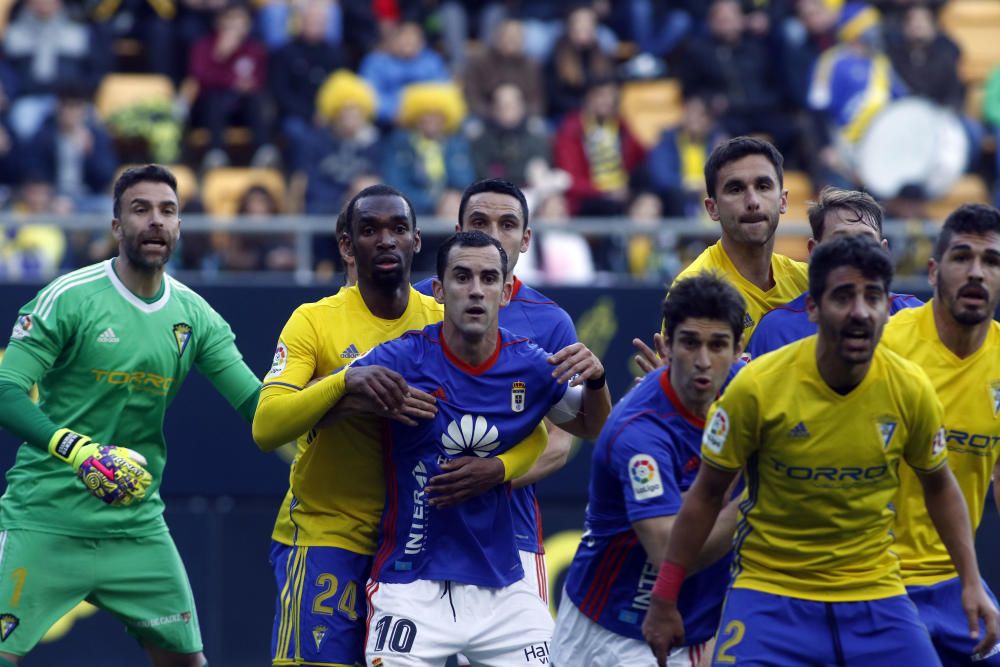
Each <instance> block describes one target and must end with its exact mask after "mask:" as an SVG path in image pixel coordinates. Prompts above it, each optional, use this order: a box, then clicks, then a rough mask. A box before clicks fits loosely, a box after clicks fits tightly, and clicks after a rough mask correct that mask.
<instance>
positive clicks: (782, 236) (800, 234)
mask: <svg viewBox="0 0 1000 667" xmlns="http://www.w3.org/2000/svg"><path fill="white" fill-rule="evenodd" d="M778 229H779V233H778V235H777V237H776V238H775V240H774V252H776V253H779V254H782V255H786V256H788V257H791V258H792V259H797V260H799V261H800V262H805V261H806V260H808V259H809V248H808V247H807V246H806V241H808V240H809V237H810V236H812V232H810V230H809V225H806V224H802V223H800V222H782V223H781V225H780V226H779V227H778Z"/></svg>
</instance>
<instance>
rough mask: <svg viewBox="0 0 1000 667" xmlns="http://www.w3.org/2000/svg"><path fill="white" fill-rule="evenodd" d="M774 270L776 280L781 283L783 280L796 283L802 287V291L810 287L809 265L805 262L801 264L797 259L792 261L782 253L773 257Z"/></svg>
mask: <svg viewBox="0 0 1000 667" xmlns="http://www.w3.org/2000/svg"><path fill="white" fill-rule="evenodd" d="M772 257H773V259H772V268H773V270H774V273H775V280H776V281H781V280H782V279H784V280H788V281H792V282H795V283H796V284H799V285H801V289H805V288H806V287H808V285H809V265H808V264H806V263H805V262H800V261H799V260H797V259H792V258H791V257H789V256H787V255H782V254H780V253H774V255H773V256H772Z"/></svg>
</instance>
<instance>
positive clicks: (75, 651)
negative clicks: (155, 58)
mask: <svg viewBox="0 0 1000 667" xmlns="http://www.w3.org/2000/svg"><path fill="white" fill-rule="evenodd" d="M36 289H37V288H29V287H20V286H4V287H3V289H2V290H0V327H6V326H7V325H6V324H4V322H5V321H9V323H10V324H11V325H12V324H13V321H14V315H15V313H16V312H17V309H18V308H19V307H20V306H21V305H22V304H23V303H25V302H26V301H28V300H29V299H30V298H31V297H32V296H33V295H34V293H35V291H36ZM196 289H198V291H199V292H200V293H201V294H202V295H203V296H204V297H205V298H206V299H207V300H208V301H209V302H210V303H211V304H213V306H215V308H216V309H217V310H218V311H219V312H220V313H221V314H222V315H223V317H225V318H226V319H227V320H228V321H229V322H230V324H231V325H232V327H233V330H234V331H235V332H236V335H237V343H238V345H239V347H240V349H241V350H242V352H243V354H244V357H245V358H246V360H247V363H248V364H249V365H250V367H251V368H253V369H254V370H255V371H258V372H259V373H260V374H261V375H263V373H264V372H265V371H266V370H267V369H268V368H269V367H270V364H271V359H272V356H273V351H274V344H275V341H276V340H277V337H278V333H279V332H280V330H281V327H282V325H283V324H284V323H285V321H286V320H287V318H288V316H289V314H290V313H291V312H292V310H294V308H295V307H296V306H297V305H298V304H300V303H302V302H305V301H312V300H315V299H317V298H320V297H323V296H325V295H326V293H327V292H326V291H325V290H319V289H315V288H310V289H306V288H273V287H271V288H269V287H255V288H240V287H220V286H202V287H196ZM546 292H547V294H548V295H549V296H550V297H552V298H553V299H554V300H555V301H557V302H558V303H560V304H561V305H562V306H563V307H564V308H566V310H567V311H569V312H570V314H571V315H572V316H573V318H574V320H575V322H576V324H577V329H578V331H579V334H580V337H581V339H582V340H584V341H586V342H587V343H588V344H589V345H590V346H591V347H592V349H594V350H595V352H597V353H598V354H599V355H600V356H601V357H602V359H603V360H604V363H605V366H606V367H607V369H608V378H609V384H610V386H611V389H612V392H613V394H614V395H615V397H616V398H617V397H618V396H620V395H621V394H622V393H624V391H625V390H626V388H627V387H628V385H629V383H630V382H631V378H632V377H633V369H632V368H631V366H630V359H631V356H632V347H631V340H632V338H633V337H635V336H639V337H642V338H644V339H646V340H649V339H651V337H652V334H653V333H654V332H655V331H657V330H658V328H659V319H660V317H659V302H660V300H661V299H662V296H663V292H662V290H660V289H654V288H607V289H604V288H602V289H552V290H546ZM924 296H926V295H924ZM4 318H6V320H5V319H4ZM166 434H167V441H168V443H169V465H168V466H167V469H166V474H165V477H164V480H163V495H164V498H165V499H166V501H167V521H168V523H169V524H170V527H171V532H172V534H173V536H174V539H175V540H176V542H177V545H178V548H179V549H180V551H181V554H182V555H183V557H184V560H185V562H186V564H187V568H188V573H189V575H190V577H191V583H192V586H193V588H194V591H195V597H196V598H197V603H198V611H199V615H200V616H201V623H202V631H203V633H204V639H205V646H206V651H207V653H208V656H209V658H210V661H211V664H212V665H213V667H258V666H260V667H265V666H266V665H268V664H269V660H268V646H269V641H270V631H271V621H272V617H273V613H274V597H275V591H274V584H273V578H272V576H271V572H270V569H269V567H268V563H267V551H268V546H269V539H270V530H271V525H272V523H273V520H274V514H275V511H276V510H277V507H278V505H279V503H280V501H281V497H282V496H283V494H284V492H285V490H286V487H287V475H288V467H287V465H286V464H285V463H284V462H282V461H281V460H280V459H278V458H277V457H276V456H274V455H265V454H262V453H260V452H259V451H258V450H257V448H256V447H255V446H254V444H253V442H252V440H251V438H250V432H249V426H248V425H246V424H245V423H243V422H242V420H241V419H240V418H239V417H238V416H236V414H235V413H234V412H233V411H232V410H231V409H230V408H229V406H228V405H227V404H226V403H225V401H224V400H223V399H222V398H221V397H220V396H218V395H217V394H216V393H215V391H214V390H213V389H212V387H211V385H210V384H209V383H208V382H207V381H205V380H204V379H203V378H202V377H201V376H199V375H197V374H194V375H192V376H191V377H189V378H188V380H187V383H186V385H185V387H184V388H183V390H182V391H181V392H180V394H179V396H178V398H177V400H176V402H175V404H174V405H173V406H172V407H171V409H170V411H169V413H168V418H167V423H166ZM15 446H16V442H14V441H13V439H12V438H11V437H10V436H9V435H8V434H6V433H0V466H2V467H3V469H7V468H8V467H9V466H10V465H11V463H12V462H13V456H14V448H15ZM206 455H211V456H212V458H213V461H215V462H216V463H215V464H214V467H215V468H216V469H218V466H219V465H224V466H225V470H226V471H227V472H226V475H225V477H223V478H221V479H212V480H211V483H209V482H208V480H206V479H205V478H204V477H203V476H202V471H203V470H204V468H205V466H204V462H205V456H206ZM589 468H590V456H589V447H588V446H587V445H583V446H582V447H581V448H580V449H579V450H578V451H576V452H575V453H574V456H573V457H572V459H571V460H570V462H569V463H568V464H567V466H566V467H565V468H564V469H563V470H561V471H559V472H558V473H557V474H555V475H553V476H552V477H551V478H549V479H547V480H545V481H544V482H542V483H541V484H540V486H539V498H540V499H541V505H542V509H543V515H544V520H545V533H546V537H547V545H548V551H549V558H550V564H549V568H550V576H551V577H553V578H554V579H556V580H558V579H559V571H560V570H561V568H562V566H563V565H564V564H565V563H566V562H567V560H568V559H569V558H571V557H572V553H573V551H574V550H575V546H576V531H579V529H580V527H581V525H582V519H583V508H584V505H585V503H586V489H587V480H588V479H589V474H590V470H589ZM979 542H980V544H979V548H980V553H981V554H983V555H985V554H987V553H991V554H994V555H995V554H996V553H1000V520H998V519H997V516H996V510H995V508H994V506H993V505H992V503H991V504H990V505H989V506H988V508H987V516H986V520H985V522H984V526H983V529H982V530H981V531H980V540H979ZM997 561H998V559H996V558H995V557H994V558H985V557H984V558H982V559H981V563H982V567H983V570H984V574H985V575H986V576H987V578H988V579H990V580H992V581H993V582H994V585H995V586H1000V562H997ZM3 603H4V601H0V607H2V605H3ZM3 611H6V609H3V608H0V612H3ZM61 629H64V630H65V634H64V635H63V636H62V637H60V638H58V639H56V640H54V641H50V642H46V643H44V644H42V645H41V646H40V647H39V648H38V649H37V650H36V651H35V653H34V654H32V656H31V657H30V658H29V659H28V660H27V661H26V662H25V664H26V666H27V667H31V665H47V666H55V665H76V666H81V667H124V666H126V665H127V666H129V667H131V666H133V665H141V664H144V660H143V657H142V655H143V654H142V652H141V651H140V650H139V649H138V648H137V646H136V645H135V643H134V642H133V641H132V640H131V639H130V638H129V637H128V636H127V635H126V634H125V632H124V630H123V629H122V628H121V626H120V624H118V623H117V621H115V620H114V619H113V618H111V617H110V616H109V615H108V614H106V613H103V612H100V613H97V614H91V615H86V614H85V615H83V616H81V617H78V618H74V619H72V620H71V621H68V622H66V623H64V625H63V626H61ZM0 650H2V646H0Z"/></svg>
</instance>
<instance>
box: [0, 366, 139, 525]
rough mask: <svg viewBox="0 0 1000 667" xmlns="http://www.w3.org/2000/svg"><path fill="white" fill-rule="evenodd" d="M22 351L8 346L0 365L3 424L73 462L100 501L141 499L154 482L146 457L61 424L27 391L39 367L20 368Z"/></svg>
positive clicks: (0, 424) (29, 441)
mask: <svg viewBox="0 0 1000 667" xmlns="http://www.w3.org/2000/svg"><path fill="white" fill-rule="evenodd" d="M20 356H21V355H19V354H17V353H16V352H15V351H14V350H13V349H8V351H7V355H6V356H5V358H4V365H3V367H0V428H3V429H4V430H6V431H9V432H11V433H13V434H14V435H16V436H18V437H19V438H21V439H23V440H24V442H25V443H27V444H28V446H31V447H36V448H38V449H41V450H42V451H47V452H49V453H51V454H52V455H53V456H55V457H56V458H59V459H61V460H63V461H64V462H66V463H68V464H70V465H72V466H73V468H74V470H76V472H77V474H78V475H79V476H80V478H81V480H83V482H84V484H86V485H87V488H88V490H89V491H90V492H91V493H92V494H93V495H94V496H96V497H98V498H101V500H104V501H105V502H107V503H109V504H115V505H127V504H129V503H131V502H132V501H133V500H141V499H142V498H143V497H144V496H145V494H146V489H147V488H148V487H149V484H150V482H151V481H152V478H151V476H150V474H149V473H148V472H147V471H146V469H145V468H144V467H143V466H144V465H145V464H146V460H145V458H143V457H142V456H141V455H140V454H138V453H136V452H133V451H132V450H129V449H125V448H124V447H115V446H113V445H105V446H102V445H99V444H98V443H95V442H93V441H91V440H90V438H88V437H86V436H83V435H81V434H78V433H73V432H72V431H69V430H68V429H61V428H59V426H58V425H56V424H55V423H54V422H53V421H52V420H51V419H49V418H48V416H47V415H46V414H45V413H44V412H42V410H41V409H40V408H39V407H38V406H37V405H36V404H35V403H34V401H32V400H31V398H30V397H29V396H28V391H29V389H30V387H31V386H32V385H34V383H35V379H34V378H35V377H37V376H40V375H41V372H38V374H37V376H35V374H34V373H32V372H31V370H32V368H31V366H32V365H31V364H30V363H29V364H27V366H28V368H27V371H28V372H27V373H25V372H22V371H21V370H20V369H19V368H18V367H17V365H16V361H17V358H18V357H20ZM71 436H75V437H71ZM95 473H96V475H97V476H95Z"/></svg>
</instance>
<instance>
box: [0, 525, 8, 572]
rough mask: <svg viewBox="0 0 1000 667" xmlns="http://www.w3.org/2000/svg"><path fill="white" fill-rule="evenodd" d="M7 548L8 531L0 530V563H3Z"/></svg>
mask: <svg viewBox="0 0 1000 667" xmlns="http://www.w3.org/2000/svg"><path fill="white" fill-rule="evenodd" d="M6 550H7V531H6V530H5V531H3V532H0V565H3V554H4V552H5V551H6Z"/></svg>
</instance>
